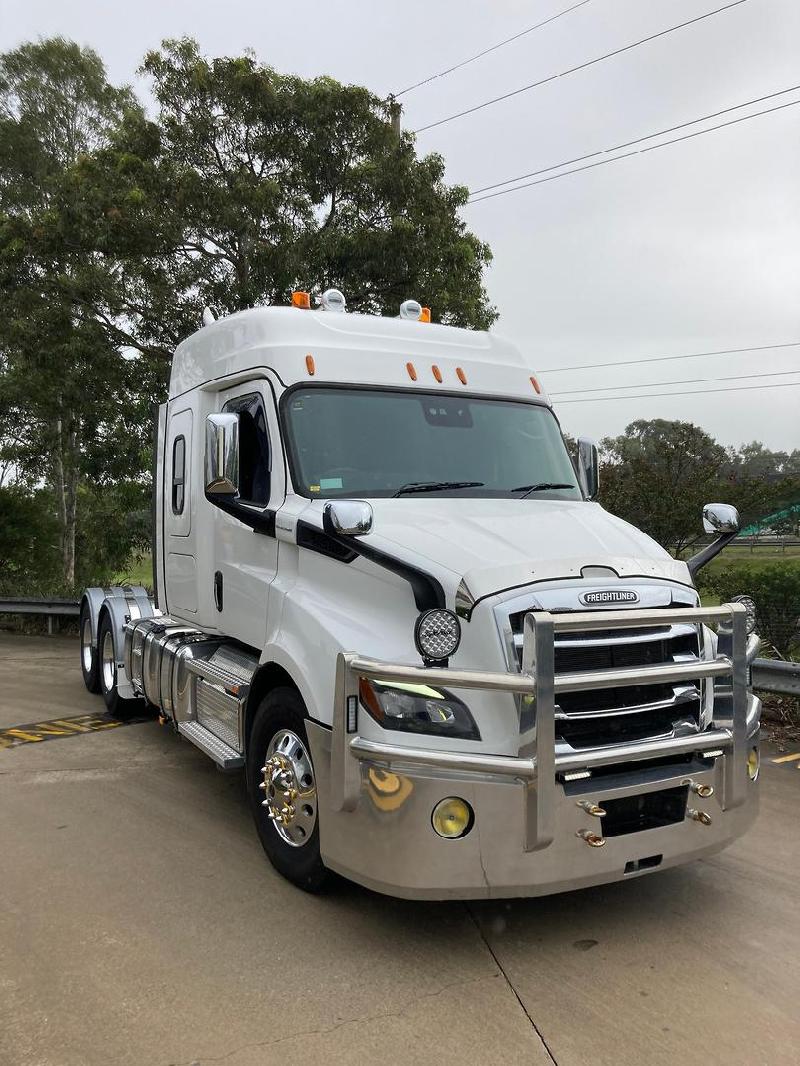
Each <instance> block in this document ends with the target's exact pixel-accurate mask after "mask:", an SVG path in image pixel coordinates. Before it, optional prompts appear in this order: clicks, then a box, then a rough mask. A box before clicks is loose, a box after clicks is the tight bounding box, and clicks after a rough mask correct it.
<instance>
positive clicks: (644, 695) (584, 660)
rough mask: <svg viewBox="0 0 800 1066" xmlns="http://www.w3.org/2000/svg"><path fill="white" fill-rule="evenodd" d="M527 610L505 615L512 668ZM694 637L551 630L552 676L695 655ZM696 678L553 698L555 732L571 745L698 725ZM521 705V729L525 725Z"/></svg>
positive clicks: (670, 630)
mask: <svg viewBox="0 0 800 1066" xmlns="http://www.w3.org/2000/svg"><path fill="white" fill-rule="evenodd" d="M526 613H527V612H526V611H518V612H516V613H514V614H511V615H509V622H510V625H511V632H512V634H513V639H514V652H515V655H516V666H517V669H522V631H523V625H524V620H525V614H526ZM699 655H700V646H699V636H698V633H697V630H696V628H695V627H693V626H688V625H681V626H659V627H656V628H649V629H636V630H627V629H616V630H614V629H607V630H595V631H593V632H591V633H564V634H561V635H558V634H556V638H555V648H554V658H555V672H556V674H569V673H575V672H580V671H591V670H611V669H620V668H627V669H632V668H635V667H637V666H654V665H657V664H660V663H669V662H674V661H676V660H678V661H684V662H685V661H687V660H689V659H692V658H695V659H698V658H699ZM701 693H702V687H701V682H700V681H699V680H698V681H696V682H694V683H690V684H685V683H684V684H681V685H673V684H662V685H634V686H631V687H627V686H626V687H622V688H603V689H595V690H593V691H589V692H565V693H562V694H561V695H560V696H559V697H558V704H557V707H556V736H557V737H558V738H559V739H561V740H564V741H566V742H567V743H569V744H570V745H572V747H574V748H584V747H596V746H602V745H604V744H614V743H619V742H621V741H627V740H630V741H633V740H643V739H645V738H647V737H654V736H663V735H665V734H666V735H668V734H670V733H671V732H672V731H673V729H674V728H675V727H676V726H677V725H678V723H680V727H681V728H683V729H687V728H688V729H693V728H694V729H699V727H700V713H701ZM524 718H525V709H524V707H523V721H522V722H521V726H522V728H523V729H525V728H528V727H529V725H532V724H533V723H532V722H530V723H526V722H525V721H524Z"/></svg>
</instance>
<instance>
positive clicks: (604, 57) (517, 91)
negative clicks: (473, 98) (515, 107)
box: [414, 0, 748, 133]
mask: <svg viewBox="0 0 800 1066" xmlns="http://www.w3.org/2000/svg"><path fill="white" fill-rule="evenodd" d="M747 2H748V0H733V2H732V3H729V4H725V5H723V6H722V7H718V8H715V9H714V10H713V11H707V12H706V13H705V14H704V15H697V16H696V17H695V18H692V19H687V20H686V22H679V23H678V24H677V26H669V27H667V29H665V30H659V32H658V33H652V34H650V36H649V37H642V38H641V39H640V40H638V41H632V42H631V43H630V44H626V45H623V47H622V48H617V49H615V50H614V51H613V52H606V53H605V54H604V55H601V56H597V57H596V58H595V59H587V60H586V62H585V63H579V64H578V65H577V66H575V67H569V68H568V69H567V70H562V71H561V72H560V73H559V74H550V75H548V77H546V78H541V79H540V80H539V81H532V82H531V83H530V84H529V85H523V86H521V87H520V88H519V89H514V90H512V91H511V92H510V93H503V95H502V96H495V97H494V98H493V99H491V100H485V101H484V102H483V103H482V104H476V105H475V106H474V107H468V108H467V109H466V110H465V111H458V112H457V113H456V114H454V115H448V116H447V117H446V118H440V119H438V120H437V121H436V122H429V123H428V125H427V126H420V128H419V129H417V130H414V133H424V132H425V131H426V130H432V129H434V128H435V127H436V126H443V125H444V124H445V123H446V122H452V121H453V120H454V119H457V118H463V117H464V116H465V115H472V114H474V113H475V112H476V111H482V110H483V108H485V107H491V106H492V105H493V104H499V103H500V102H501V101H502V100H509V99H511V97H512V96H519V95H520V93H526V92H528V91H529V90H530V89H537V88H538V87H539V86H540V85H545V84H546V83H547V82H549V81H555V80H556V79H557V78H565V77H567V75H569V74H575V73H576V72H577V71H579V70H586V68H587V67H592V66H594V65H595V64H596V63H603V62H605V60H607V59H612V58H613V57H614V56H618V55H622V54H623V52H629V51H630V50H631V49H632V48H638V47H639V46H640V45H642V44H648V43H649V42H650V41H655V40H657V39H658V38H659V37H666V36H667V34H670V33H675V32H676V30H682V29H685V28H686V27H687V26H693V25H694V24H695V23H696V22H702V21H703V20H704V19H708V18H711V17H712V16H714V15H719V14H721V13H722V12H723V11H729V10H730V9H731V8H732V7H739V5H740V4H746V3H747Z"/></svg>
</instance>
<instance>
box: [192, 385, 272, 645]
mask: <svg viewBox="0 0 800 1066" xmlns="http://www.w3.org/2000/svg"><path fill="white" fill-rule="evenodd" d="M218 400H219V403H218V406H217V410H218V411H220V412H223V413H225V414H236V415H237V416H238V418H239V494H238V497H237V501H236V502H237V504H238V505H241V510H242V512H244V515H243V518H241V519H240V518H238V517H236V516H235V515H231V514H228V513H226V512H225V511H224V510H222V509H220V508H217V507H214V508H213V509H214V567H213V573H212V574H211V575H209V578H210V580H211V582H212V593H213V602H214V606H215V609H216V619H215V622H216V628H218V629H219V630H221V631H222V632H223V633H225V634H227V635H228V636H231V637H235V638H236V639H237V640H240V641H242V643H244V644H248V645H250V646H251V647H254V648H262V647H263V646H264V643H265V640H266V633H267V600H268V597H269V587H270V585H271V584H272V581H273V580H274V578H275V574H276V571H277V566H278V542H277V540H276V539H275V536H274V534H273V535H270V534H269V533H265V532H258V531H257V530H256V529H254V528H253V527H252V526H251V525H248V524H247V517H248V513H249V514H251V515H253V516H254V517H255V518H262V519H263V517H264V516H265V515H268V514H269V513H270V512H274V511H275V510H276V509H277V508H278V507H280V505H281V504H282V503H283V500H284V497H285V481H284V473H283V463H282V461H281V459H280V454H281V453H280V450H279V448H280V445H279V441H280V437H279V434H278V424H277V413H276V410H275V404H274V400H273V397H272V392H271V389H270V387H269V385H268V383H267V382H265V381H264V380H257V381H251V382H246V383H245V384H242V385H237V386H235V387H234V388H231V389H227V390H225V391H224V392H220V393H219V394H218ZM257 524H258V525H259V526H260V527H261V528H263V526H264V523H263V521H262V522H260V523H257Z"/></svg>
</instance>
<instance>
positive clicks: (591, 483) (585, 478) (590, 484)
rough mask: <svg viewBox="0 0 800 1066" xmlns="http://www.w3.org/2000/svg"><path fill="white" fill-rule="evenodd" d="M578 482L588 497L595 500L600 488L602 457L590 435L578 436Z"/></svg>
mask: <svg viewBox="0 0 800 1066" xmlns="http://www.w3.org/2000/svg"><path fill="white" fill-rule="evenodd" d="M578 482H579V484H580V486H581V491H582V492H583V495H584V496H585V497H586V499H587V500H593V499H594V498H595V496H596V495H597V492H598V490H599V488H600V459H599V456H598V453H597V445H596V444H595V442H594V441H593V440H590V439H589V437H579V438H578Z"/></svg>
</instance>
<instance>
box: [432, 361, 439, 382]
mask: <svg viewBox="0 0 800 1066" xmlns="http://www.w3.org/2000/svg"><path fill="white" fill-rule="evenodd" d="M431 370H432V371H433V376H434V377H435V378H436V380H437V381H438V382H439V384H440V385H441V383H442V372H441V370H440V369H439V367H438V366H436V364H435V363H434V365H433V366H432V367H431Z"/></svg>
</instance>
